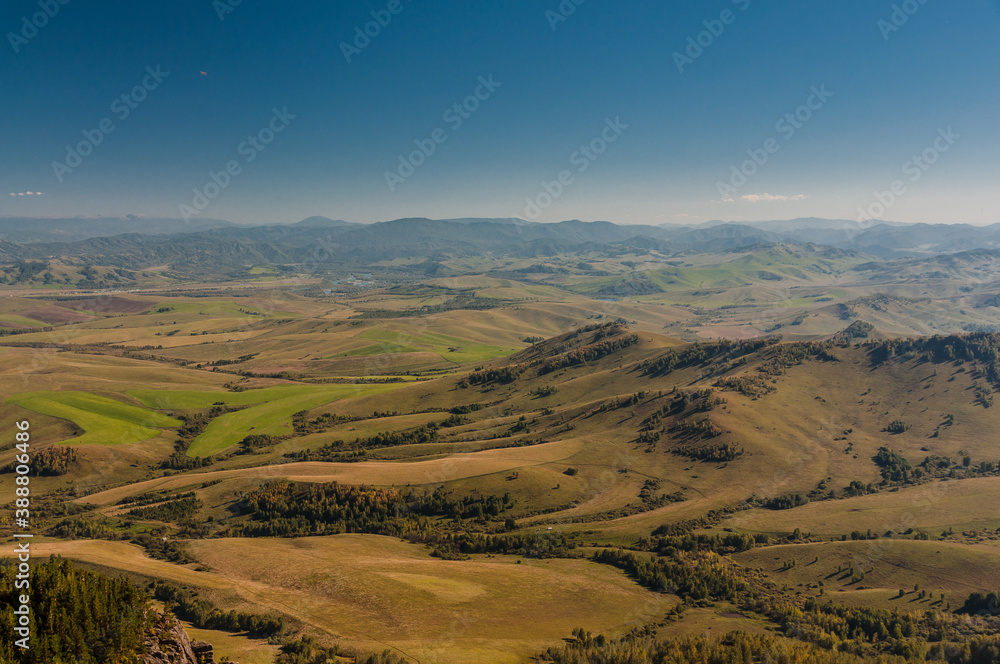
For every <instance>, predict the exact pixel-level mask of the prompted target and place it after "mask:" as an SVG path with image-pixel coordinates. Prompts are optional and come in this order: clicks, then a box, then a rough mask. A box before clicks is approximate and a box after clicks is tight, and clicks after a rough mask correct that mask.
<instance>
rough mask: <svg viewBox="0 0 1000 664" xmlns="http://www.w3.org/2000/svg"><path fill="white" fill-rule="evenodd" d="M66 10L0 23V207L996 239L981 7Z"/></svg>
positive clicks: (554, 3) (991, 63)
mask: <svg viewBox="0 0 1000 664" xmlns="http://www.w3.org/2000/svg"><path fill="white" fill-rule="evenodd" d="M63 1H64V2H66V4H60V3H59V0H41V2H39V0H34V1H24V0H8V1H7V2H5V3H3V7H2V8H0V34H2V35H3V36H4V39H3V41H2V43H0V89H2V90H3V94H4V103H3V104H0V121H2V126H3V127H4V129H5V130H4V131H3V132H2V134H0V215H4V216H7V215H18V216H22V215H23V216H75V215H123V214H137V215H147V216H169V217H179V216H181V215H182V214H184V213H186V214H191V215H192V216H201V217H212V218H222V219H229V220H231V221H236V222H243V223H272V222H275V223H284V222H291V221H297V220H299V219H302V218H304V217H307V216H310V215H314V214H320V215H325V216H329V217H334V218H343V219H347V220H348V221H359V222H369V221H378V220H385V219H392V218H398V217H407V216H426V217H434V218H443V217H459V216H503V217H506V216H521V217H528V218H532V219H535V220H538V221H558V220H563V219H570V218H579V219H584V220H597V219H606V220H611V221H616V222H623V223H654V224H658V223H698V222H702V221H707V220H710V219H727V220H729V219H731V220H741V219H747V220H750V219H782V218H793V217H804V216H822V217H836V218H851V219H854V218H860V217H862V216H864V215H868V216H872V217H877V218H885V219H892V220H900V221H924V222H968V223H977V224H982V223H992V222H997V221H1000V214H998V209H1000V208H998V206H997V203H998V190H997V187H996V185H995V182H996V179H997V175H998V168H1000V167H998V163H1000V162H998V160H997V158H996V155H997V154H1000V131H998V129H997V124H996V117H997V110H998V107H1000V78H998V77H997V76H996V75H995V71H996V63H997V62H998V60H1000V58H998V55H1000V39H998V33H1000V3H997V2H994V1H992V0H962V1H960V2H945V1H944V0H926V1H925V2H924V3H922V4H921V3H920V2H919V1H918V0H908V1H907V2H905V3H904V2H892V1H885V2H883V1H882V0H839V1H838V2H836V3H814V2H808V3H804V2H801V1H793V0H772V1H771V2H764V1H763V0H709V1H707V2H699V3H694V2H679V1H676V0H666V1H664V0H655V1H654V0H618V1H616V2H609V1H608V0H584V1H582V2H581V0H576V2H581V4H579V5H577V4H576V2H574V0H564V1H563V2H562V3H560V1H559V0H540V1H538V2H535V1H523V2H522V1H520V0H479V1H477V2H468V1H466V2H459V1H457V0H374V1H367V0H365V1H354V2H328V1H326V0H323V1H311V0H302V1H300V2H295V3H281V4H280V5H279V4H278V3H273V2H264V0H243V1H242V2H241V3H239V4H238V5H237V4H235V0H216V1H214V2H213V0H172V1H171V2H169V3H155V6H150V5H154V3H144V2H122V1H119V0H106V1H104V2H101V3H92V2H84V1H83V0H68V1H67V0H63ZM397 3H398V4H397ZM46 7H47V9H48V13H49V15H45V14H44V11H45V9H46ZM895 8H898V11H897V10H896V9H895ZM570 9H572V12H570V11H569V10H570ZM905 10H909V13H908V12H907V11H905ZM40 12H42V14H39V13H40ZM372 12H375V15H374V16H373V14H372ZM220 14H221V15H222V16H223V17H224V18H220ZM378 18H381V19H382V23H383V24H384V25H380V24H378V23H371V22H372V21H375V20H376V19H378ZM904 19H905V21H904ZM706 22H707V25H706ZM880 22H881V23H880ZM366 24H367V26H366ZM38 25H41V27H38ZM366 27H367V28H368V31H369V33H370V34H374V35H375V36H374V37H368V38H367V41H365V40H363V39H362V40H359V41H355V38H356V36H357V32H356V30H358V29H360V30H361V31H362V32H363V31H364V30H365V28H366ZM689 40H691V41H689ZM699 40H700V41H701V44H702V46H698V47H692V46H690V45H691V43H692V42H694V43H697V42H698V41H699ZM344 44H349V45H351V46H350V47H348V48H346V49H345V46H344ZM689 47H690V50H688V49H689ZM345 50H346V51H347V54H346V55H345ZM678 54H680V56H679V55H678ZM348 60H350V61H348ZM147 68H148V69H147ZM150 71H152V72H157V71H159V72H161V73H160V74H159V75H158V76H153V75H152V74H150V73H149V72H150ZM202 72H204V73H202ZM481 81H487V82H489V83H490V85H488V86H486V85H484V84H483V83H482V82H481ZM144 83H145V88H143V84H144ZM137 86H138V87H137ZM814 91H821V92H822V93H823V94H822V95H821V96H820V97H817V96H815V93H814ZM477 92H478V94H479V97H478V98H476V94H477ZM122 95H125V99H124V100H123V99H122ZM139 98H142V99H141V100H139ZM116 100H117V101H116ZM810 103H811V104H812V106H813V108H812V109H809V108H808V104H810ZM456 104H459V109H458V110H456V109H455V108H454V107H455V105H456ZM463 104H464V107H463V106H462V105H463ZM803 106H805V108H803ZM276 110H277V113H278V116H277V118H276V116H275V111H276ZM126 111H127V115H125V113H126ZM789 113H791V114H792V119H791V121H789V120H787V119H784V118H786V115H787V114H789ZM796 113H799V119H798V120H796V119H795V114H796ZM123 116H124V117H123ZM292 116H294V117H292ZM456 118H457V119H456ZM802 118H806V119H805V121H802ZM783 119H784V120H783ZM459 120H460V121H461V122H460V124H459ZM102 121H104V125H103V129H102ZM111 126H113V131H110V132H106V131H105V129H107V128H109V127H111ZM612 126H614V127H616V128H615V129H613V130H612V129H611V127H612ZM275 128H280V131H278V132H276V133H270V132H271V131H273V129H275ZM790 128H791V129H790ZM262 131H263V134H261V132H262ZM84 132H87V133H86V134H85V133H84ZM943 136H946V137H948V138H947V140H946V139H944V138H942V137H943ZM249 137H255V138H254V139H253V140H251V141H248V138H249ZM769 140H770V141H771V142H770V143H769V142H768V141H769ZM267 141H269V142H267ZM81 143H83V144H82V145H81ZM265 143H266V144H265ZM420 145H422V146H423V147H424V153H423V154H420V153H418V154H412V153H414V151H417V150H419V146H420ZM587 146H590V147H589V148H588V149H585V150H583V151H582V152H581V148H582V147H584V148H586V147H587ZM67 148H70V149H71V150H70V152H68V151H67ZM77 148H79V150H77ZM431 148H433V149H431ZM768 148H770V151H769V150H768ZM591 150H594V151H593V152H592V151H591ZM598 151H599V152H600V154H596V152H598ZM748 151H749V152H748ZM83 152H86V153H87V154H86V155H85V156H84V155H82V153H83ZM428 152H430V153H431V154H429V156H428V155H427V154H426V153H428ZM73 154H79V155H80V156H79V157H74V156H73ZM753 155H757V157H758V162H763V163H753V162H748V163H744V162H747V161H748V160H749V159H751V157H752V156H753ZM765 155H766V160H764V159H763V158H762V157H763V156H765ZM915 156H916V157H918V158H919V160H920V161H919V162H914V161H912V158H913V157H915ZM251 157H252V159H251ZM401 157H402V160H403V164H402V165H401V161H400V160H401ZM925 158H926V159H927V160H928V161H933V163H925V162H923V160H924V159H925ZM227 167H228V168H229V169H230V170H229V172H228V173H227V172H226V170H227ZM741 167H743V170H744V172H745V173H750V176H749V177H747V178H746V181H745V182H743V181H742V178H741V177H740V176H739V175H737V176H735V177H734V170H733V169H734V168H736V169H737V170H739V169H740V168H741ZM212 174H215V178H214V179H213V177H212ZM560 178H561V179H562V182H560ZM720 183H725V184H727V185H729V186H728V187H725V186H724V187H721V188H720ZM737 184H738V185H739V186H736V185H737ZM220 185H224V186H220ZM893 189H895V192H893ZM27 192H32V193H31V194H28V193H27ZM39 193H41V194H42V195H38V194H39ZM9 194H14V195H13V196H11V195H9Z"/></svg>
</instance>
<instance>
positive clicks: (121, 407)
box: [8, 392, 181, 445]
mask: <svg viewBox="0 0 1000 664" xmlns="http://www.w3.org/2000/svg"><path fill="white" fill-rule="evenodd" d="M8 401H10V402H11V403H16V404H18V405H19V406H22V407H23V408H27V409H28V410H33V411H35V412H36V413H41V414H43V415H50V416H52V417H59V418H62V419H65V420H70V421H71V422H73V423H75V424H76V425H77V426H78V427H80V428H81V429H83V431H84V433H83V434H82V435H80V436H77V437H75V438H71V439H70V440H68V441H66V442H68V443H72V444H74V445H129V444H131V443H139V442H142V441H144V440H147V439H149V438H153V437H154V436H156V435H158V434H159V433H160V432H159V429H161V428H170V427H176V426H180V424H181V423H180V421H178V420H176V419H174V418H173V417H169V416H167V415H164V414H163V413H158V412H156V411H153V410H147V409H145V408H139V407H138V406H130V405H128V404H125V403H122V402H121V401H117V400H115V399H111V398H108V397H102V396H99V395H96V394H92V393H90V392H26V393H23V394H15V395H13V396H11V397H9V398H8Z"/></svg>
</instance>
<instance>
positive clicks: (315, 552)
mask: <svg viewBox="0 0 1000 664" xmlns="http://www.w3.org/2000/svg"><path fill="white" fill-rule="evenodd" d="M191 548H192V551H193V552H194V554H195V556H196V557H197V558H198V559H199V560H200V561H201V562H202V564H204V565H207V566H209V567H210V568H211V569H212V571H211V572H193V571H191V570H189V569H187V568H184V567H178V566H176V565H170V564H169V563H162V562H160V561H155V560H151V559H149V558H146V557H144V556H142V555H141V553H139V549H138V548H137V547H134V546H131V545H128V544H122V543H114V542H65V543H63V542H58V543H39V544H38V546H37V549H36V555H37V556H39V557H41V556H47V555H51V554H60V555H63V556H65V557H69V558H74V559H78V560H83V561H86V562H92V563H96V564H101V565H108V566H111V567H115V568H118V569H124V570H128V571H130V572H136V573H140V574H144V575H150V576H158V577H161V578H168V579H171V580H174V581H176V582H181V583H187V584H190V585H192V586H195V587H197V588H202V589H203V590H204V592H205V593H206V594H207V596H208V597H213V598H218V599H219V600H222V599H224V598H228V600H229V601H228V602H227V606H229V607H230V608H234V609H236V610H253V609H255V608H257V607H260V606H269V607H274V608H276V609H277V610H279V611H280V612H282V613H284V614H286V615H288V616H290V617H292V618H294V619H296V620H299V621H301V622H302V623H304V624H305V625H308V626H310V627H312V628H318V629H320V630H322V631H323V632H326V633H330V634H336V635H339V636H340V640H341V642H342V643H345V644H346V645H352V646H355V647H358V648H361V649H364V650H367V651H381V650H382V649H384V648H386V647H388V648H390V649H392V650H396V651H398V652H401V653H406V654H408V655H409V656H411V657H414V658H417V659H420V660H422V661H434V662H442V663H444V664H448V663H452V662H454V663H459V662H461V663H463V664H464V663H466V662H470V661H475V662H483V663H484V664H494V663H495V664H508V663H510V664H513V663H515V662H521V661H523V660H524V658H525V657H527V656H528V655H531V654H534V653H535V652H537V651H539V650H542V649H544V648H545V647H547V646H548V645H549V644H550V643H552V642H553V641H558V639H560V638H561V637H562V636H564V635H566V634H568V633H569V632H571V631H572V630H573V629H575V628H576V627H579V626H582V627H584V628H586V629H590V630H601V631H604V632H606V633H609V634H616V633H621V632H623V631H627V630H628V629H629V628H630V627H632V626H638V625H641V624H644V623H645V622H646V621H647V620H649V619H652V618H654V617H655V616H657V615H659V614H660V613H662V612H664V611H666V610H667V609H668V608H669V607H670V606H672V605H673V604H674V600H673V599H671V598H670V597H669V596H665V595H654V594H650V593H648V592H646V591H645V590H643V589H642V588H640V587H638V586H636V585H635V584H634V583H632V582H631V581H630V580H629V579H628V578H626V577H625V576H624V575H623V574H622V573H621V572H618V571H617V570H614V569H612V568H609V567H605V566H601V565H596V564H594V563H590V562H586V561H583V560H536V561H530V560H529V561H521V560H519V559H515V558H511V557H506V556H496V557H492V556H491V557H477V559H476V560H473V561H463V562H454V561H442V560H439V559H436V558H432V557H430V556H429V555H428V554H427V552H426V550H424V549H423V547H419V546H415V545H411V544H405V543H402V542H400V541H398V540H394V539H391V538H385V537H373V536H352V535H342V536H334V537H322V538H307V539H299V540H269V539H254V540H238V539H224V540H212V541H199V542H193V543H192V544H191ZM275 561H281V562H280V564H277V565H276V564H275ZM331 563H335V564H331Z"/></svg>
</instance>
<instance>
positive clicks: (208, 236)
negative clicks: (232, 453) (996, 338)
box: [0, 216, 1000, 273]
mask: <svg viewBox="0 0 1000 664" xmlns="http://www.w3.org/2000/svg"><path fill="white" fill-rule="evenodd" d="M0 234H2V235H0V258H2V259H5V260H6V261H8V262H9V261H16V260H45V259H53V258H65V257H71V258H73V259H83V260H84V261H85V262H92V263H95V264H102V265H112V266H118V267H125V268H129V269H141V268H143V267H148V266H152V265H159V264H169V265H171V267H173V268H175V269H180V270H192V271H194V272H202V273H203V272H205V271H210V272H220V273H225V272H227V271H230V270H231V269H235V268H245V267H246V266H247V265H254V264H263V263H272V264H273V263H287V264H291V263H303V262H308V261H316V262H320V263H335V264H340V265H345V266H346V265H350V266H360V265H364V264H370V263H375V262H379V261H383V260H392V259H396V258H402V257H418V258H421V257H422V258H426V259H427V260H430V261H433V260H434V259H435V257H441V256H480V255H495V256H516V257H533V256H539V257H544V256H552V255H555V254H559V253H565V252H586V251H599V252H605V253H611V254H621V253H627V252H634V251H642V250H651V251H657V252H660V253H665V254H684V253H705V252H731V251H741V250H746V249H750V248H755V247H764V246H768V245H777V244H799V245H801V244H813V245H821V246H829V247H834V248H838V249H845V250H852V251H857V252H862V253H865V254H870V255H872V256H875V257H879V258H886V259H890V258H891V259H895V258H918V257H927V256H934V255H941V254H952V253H957V252H963V251H970V250H975V249H992V248H1000V224H994V225H991V226H971V225H967V224H954V225H949V224H936V225H935V224H900V223H883V222H868V223H858V222H855V221H849V220H837V219H793V220H785V221H759V222H740V223H735V222H728V223H727V222H710V223H707V224H702V225H698V226H667V225H664V226H651V225H623V224H614V223H611V222H607V221H597V222H583V221H579V220H570V221H563V222H559V223H547V224H543V223H534V222H529V221H524V220H522V219H514V218H503V219H478V218H463V219H445V220H432V219H424V218H412V219H396V220H393V221H386V222H380V223H374V224H353V223H348V222H346V221H342V220H334V219H328V218H326V217H310V218H308V219H304V220H302V221H300V222H298V223H294V224H272V225H262V226H244V225H237V224H233V223H231V222H227V221H222V220H215V219H202V220H198V221H192V222H190V223H188V222H186V221H183V220H177V219H149V218H140V217H134V216H133V217H125V218H97V219H90V218H76V219H30V218H0Z"/></svg>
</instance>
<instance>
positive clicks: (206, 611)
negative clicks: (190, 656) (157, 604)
mask: <svg viewBox="0 0 1000 664" xmlns="http://www.w3.org/2000/svg"><path fill="white" fill-rule="evenodd" d="M152 594H153V597H154V598H155V599H158V600H161V601H163V602H165V603H166V604H167V606H168V608H169V609H170V610H171V611H172V612H173V613H174V615H176V616H177V617H178V618H181V619H182V620H187V621H188V622H190V623H191V624H192V625H194V626H195V627H198V628H199V629H217V630H220V631H223V632H246V633H247V634H249V635H250V636H254V637H267V636H272V635H275V634H280V633H281V631H282V630H283V629H284V621H282V620H281V618H275V617H273V616H262V615H259V614H256V613H247V612H244V611H232V610H230V611H223V610H221V609H219V608H217V607H215V606H213V605H212V603H211V602H208V601H206V600H203V599H199V598H198V596H197V595H196V594H195V593H193V592H192V591H190V590H185V589H183V588H181V587H179V586H176V585H174V584H172V583H166V582H163V581H156V582H154V583H153V586H152Z"/></svg>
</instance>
